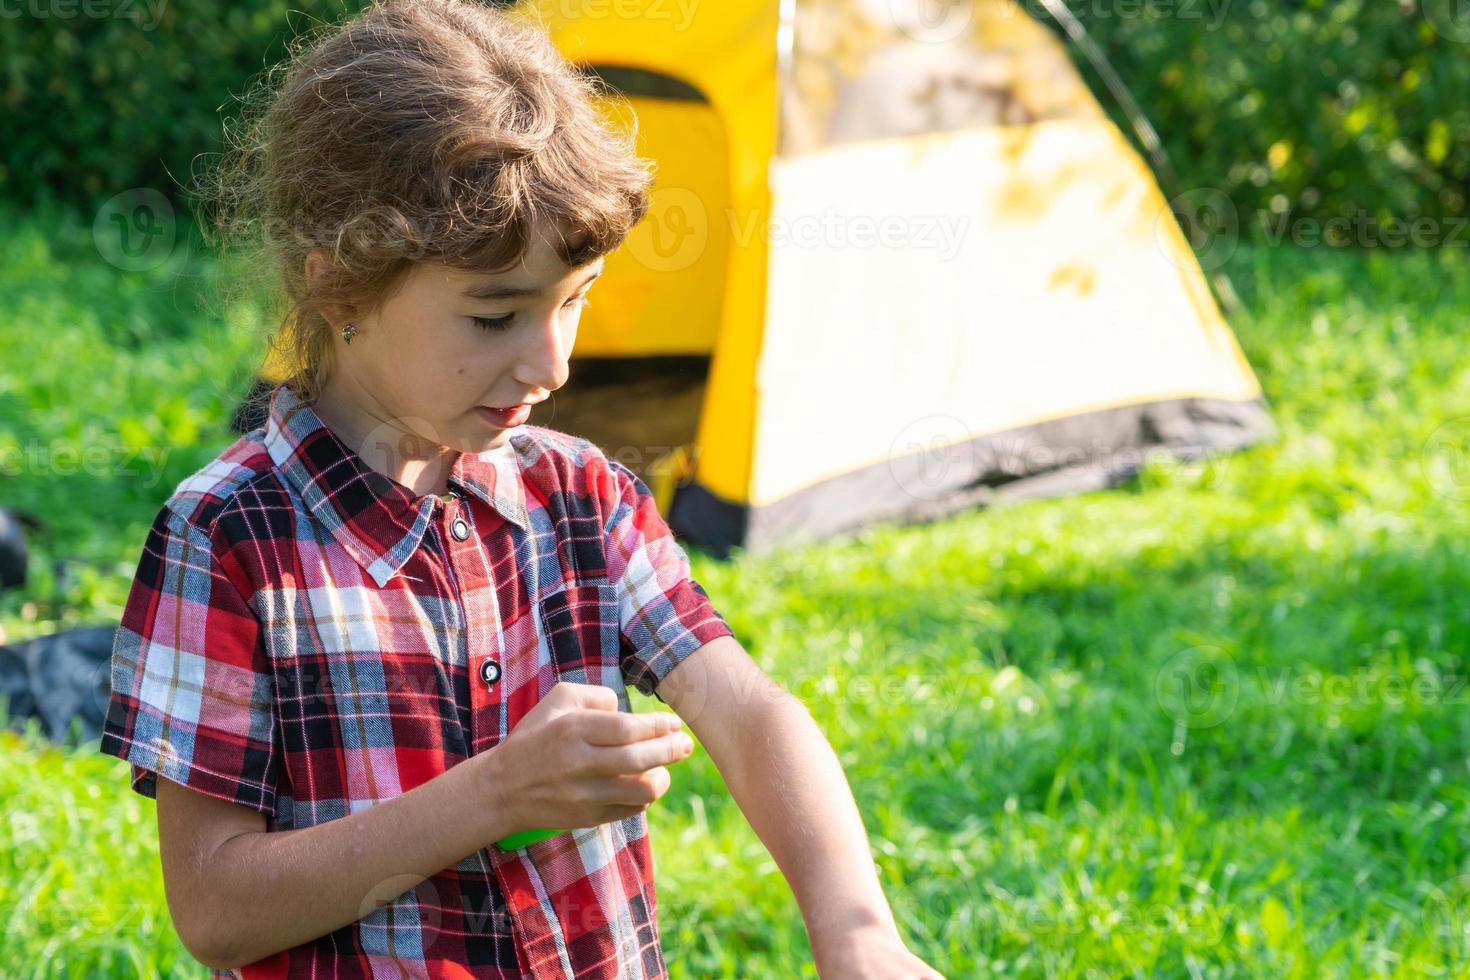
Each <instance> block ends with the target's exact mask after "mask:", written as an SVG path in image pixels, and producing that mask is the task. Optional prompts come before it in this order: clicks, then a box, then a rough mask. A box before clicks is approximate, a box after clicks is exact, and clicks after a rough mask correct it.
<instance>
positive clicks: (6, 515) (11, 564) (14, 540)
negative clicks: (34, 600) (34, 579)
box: [0, 507, 35, 589]
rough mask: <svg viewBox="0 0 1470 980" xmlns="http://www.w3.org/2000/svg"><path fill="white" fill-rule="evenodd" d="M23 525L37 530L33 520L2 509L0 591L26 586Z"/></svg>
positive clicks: (0, 511) (0, 513)
mask: <svg viewBox="0 0 1470 980" xmlns="http://www.w3.org/2000/svg"><path fill="white" fill-rule="evenodd" d="M22 524H26V525H29V526H30V527H31V528H32V529H34V528H35V522H34V519H33V518H28V517H26V516H23V515H21V514H18V513H16V512H15V511H13V510H7V509H6V508H4V507H0V589H9V588H18V587H19V586H22V585H25V584H26V537H25V532H24V531H22V530H21V525H22Z"/></svg>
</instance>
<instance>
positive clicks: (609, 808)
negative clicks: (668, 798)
mask: <svg viewBox="0 0 1470 980" xmlns="http://www.w3.org/2000/svg"><path fill="white" fill-rule="evenodd" d="M693 751H694V742H693V740H692V739H691V738H690V737H689V736H688V735H685V734H684V733H683V732H682V731H680V722H679V718H678V716H677V715H671V714H667V713H664V712H649V713H640V714H633V713H631V712H626V711H619V710H618V696H617V694H616V693H614V692H613V690H612V689H611V688H608V687H603V686H602V685H600V684H576V683H572V682H570V681H562V682H559V683H558V684H556V685H555V686H553V687H552V688H551V690H550V691H548V692H547V693H546V696H545V697H544V698H542V699H541V700H540V701H538V702H537V703H536V706H535V707H533V708H532V709H531V710H530V711H528V712H527V713H526V714H525V716H524V717H522V718H521V720H520V721H519V722H518V723H517V724H516V726H515V728H514V729H513V730H512V731H511V732H510V734H509V735H507V736H506V737H505V739H504V740H503V741H501V743H500V744H499V745H497V746H495V747H494V748H493V749H491V750H490V751H489V752H487V753H485V755H484V758H485V759H487V760H493V765H491V767H490V775H489V777H488V779H487V782H488V783H489V784H490V790H489V791H490V795H491V798H492V800H493V801H494V806H495V809H496V811H497V812H498V814H499V817H500V819H499V820H497V824H496V825H497V827H500V828H501V830H500V832H499V833H497V834H496V837H495V839H497V840H499V839H500V838H502V837H505V836H507V835H509V834H512V833H515V832H516V831H519V830H529V829H532V828H536V827H556V828H572V827H594V826H596V825H598V824H602V823H607V822H608V821H611V820H623V819H626V818H628V817H631V816H633V815H635V814H637V813H641V812H642V811H643V810H645V809H647V807H648V804H650V803H652V802H653V801H654V800H657V799H658V798H659V797H661V796H663V795H664V793H665V792H667V791H668V788H669V771H668V769H666V768H665V766H667V765H669V764H671V763H674V762H678V761H680V760H681V759H685V758H688V756H689V754H690V753H691V752H693Z"/></svg>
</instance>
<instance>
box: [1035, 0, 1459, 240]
mask: <svg viewBox="0 0 1470 980" xmlns="http://www.w3.org/2000/svg"><path fill="white" fill-rule="evenodd" d="M1024 3H1025V6H1026V7H1027V8H1028V9H1030V10H1032V11H1033V12H1034V13H1035V14H1036V15H1037V16H1038V17H1039V18H1040V19H1042V20H1043V21H1049V20H1050V18H1049V17H1048V16H1047V15H1046V14H1045V13H1044V11H1042V9H1041V4H1040V3H1039V2H1038V0H1024ZM1068 6H1069V7H1070V8H1071V9H1072V10H1073V12H1074V13H1075V14H1076V15H1077V17H1078V18H1079V19H1080V20H1081V21H1082V23H1083V24H1084V25H1085V26H1086V27H1087V29H1088V30H1089V32H1090V33H1092V35H1093V36H1094V37H1095V38H1096V39H1097V40H1098V42H1099V43H1100V44H1101V45H1102V46H1103V47H1104V49H1105V50H1106V52H1107V55H1108V58H1109V59H1110V60H1111V61H1112V62H1113V64H1114V65H1115V67H1116V68H1117V70H1118V72H1119V74H1120V75H1121V76H1122V77H1123V80H1124V82H1125V83H1126V84H1127V85H1128V87H1129V89H1130V91H1132V93H1133V95H1134V97H1135V98H1136V99H1138V101H1139V102H1140V103H1141V104H1142V106H1143V108H1144V111H1145V112H1146V113H1147V114H1148V116H1149V118H1150V120H1151V121H1152V122H1153V124H1154V126H1155V128H1156V129H1157V130H1158V132H1159V134H1160V136H1161V137H1162V139H1163V141H1164V143H1165V145H1166V147H1167V149H1168V151H1169V153H1170V156H1171V158H1172V159H1173V162H1174V165H1175V167H1176V169H1177V170H1178V171H1179V173H1180V179H1181V183H1182V184H1183V187H1182V188H1181V189H1183V190H1189V189H1193V188H1216V189H1219V190H1221V191H1224V192H1225V193H1226V194H1228V195H1229V197H1230V198H1231V200H1232V201H1233V202H1234V204H1235V207H1236V210H1237V211H1238V212H1239V214H1240V219H1241V223H1242V226H1244V229H1245V234H1246V235H1247V236H1254V237H1256V238H1257V239H1261V238H1263V237H1265V236H1264V235H1263V228H1262V223H1263V222H1264V223H1265V224H1266V225H1267V226H1273V225H1274V224H1275V221H1276V218H1275V216H1278V215H1281V214H1283V213H1285V214H1291V215H1296V216H1309V217H1312V218H1315V219H1317V220H1323V219H1327V218H1332V217H1339V216H1348V217H1352V216H1356V215H1358V214H1359V213H1363V214H1365V215H1366V216H1367V217H1368V218H1371V219H1374V220H1377V221H1385V220H1387V219H1388V218H1390V217H1394V218H1398V219H1400V220H1413V219H1414V218H1418V217H1426V218H1437V219H1442V218H1446V217H1458V216H1464V215H1465V214H1466V213H1467V211H1466V199H1465V198H1466V193H1467V188H1470V104H1467V103H1466V101H1465V99H1464V98H1463V93H1465V92H1466V91H1470V18H1465V17H1460V18H1459V19H1458V20H1456V19H1454V16H1453V15H1454V14H1456V13H1458V12H1459V8H1458V7H1456V5H1455V4H1453V3H1448V2H1445V0H1422V2H1418V3H1416V2H1415V0H1406V2H1403V3H1392V2H1372V0H1294V2H1276V3H1270V2H1267V0H1239V2H1231V0H1068ZM1076 60H1078V61H1079V63H1083V64H1085V62H1082V60H1081V59H1076ZM1088 78H1089V82H1091V83H1092V87H1093V90H1094V91H1095V92H1098V93H1099V96H1100V98H1101V99H1102V101H1103V103H1104V105H1105V106H1106V107H1108V108H1109V110H1110V111H1113V112H1114V113H1115V118H1117V121H1118V122H1119V124H1120V126H1122V127H1123V129H1124V131H1125V132H1129V133H1130V135H1131V130H1130V129H1129V127H1128V125H1127V123H1126V121H1125V120H1124V119H1123V118H1122V117H1121V116H1120V115H1117V113H1116V105H1115V104H1114V103H1113V101H1112V100H1111V99H1110V98H1109V97H1108V96H1107V95H1106V94H1105V89H1104V88H1103V87H1102V85H1101V84H1100V83H1098V80H1097V79H1096V78H1095V77H1093V76H1092V75H1091V73H1090V71H1089V73H1088ZM1439 235H1440V241H1443V240H1444V239H1447V238H1449V237H1450V235H1451V232H1450V231H1448V230H1445V229H1440V231H1439ZM1359 237H1363V236H1359ZM1358 244H1366V245H1371V244H1373V242H1371V241H1359V242H1358ZM1467 245H1470V240H1467V239H1464V238H1462V239H1461V241H1460V246H1461V247H1465V246H1467Z"/></svg>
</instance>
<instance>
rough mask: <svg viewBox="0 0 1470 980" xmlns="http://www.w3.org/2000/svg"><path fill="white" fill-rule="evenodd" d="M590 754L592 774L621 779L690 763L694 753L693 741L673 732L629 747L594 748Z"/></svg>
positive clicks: (590, 748) (592, 747)
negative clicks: (654, 768)
mask: <svg viewBox="0 0 1470 980" xmlns="http://www.w3.org/2000/svg"><path fill="white" fill-rule="evenodd" d="M588 751H589V752H591V758H590V760H589V763H588V764H589V767H590V768H591V770H592V771H593V772H595V773H599V774H601V775H606V776H618V775H622V774H625V773H640V772H644V771H646V770H648V769H651V768H653V767H654V766H671V765H673V764H674V763H676V762H679V761H681V760H683V759H687V758H689V756H690V754H692V753H693V751H694V740H693V739H691V738H690V737H689V736H688V735H685V734H684V733H683V732H671V733H669V734H667V735H664V736H661V737H659V738H650V739H645V740H643V741H641V742H633V743H631V744H628V745H609V746H602V745H594V746H591V747H589V749H588Z"/></svg>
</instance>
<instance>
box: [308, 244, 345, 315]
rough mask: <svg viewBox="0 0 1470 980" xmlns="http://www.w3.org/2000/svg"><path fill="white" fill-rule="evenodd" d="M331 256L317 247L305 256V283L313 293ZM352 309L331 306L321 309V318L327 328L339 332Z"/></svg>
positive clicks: (343, 306)
mask: <svg viewBox="0 0 1470 980" xmlns="http://www.w3.org/2000/svg"><path fill="white" fill-rule="evenodd" d="M331 264H332V256H331V253H329V252H328V251H327V250H326V249H324V248H321V247H320V246H318V247H317V248H314V249H312V250H311V251H310V252H308V253H307V254H306V269H305V271H306V282H307V285H308V287H309V288H310V289H311V290H312V291H313V292H314V291H315V290H316V285H317V283H319V282H320V281H321V277H322V275H323V274H325V273H326V272H327V270H328V269H329V268H330V267H331ZM354 312H355V310H354V308H353V307H351V306H345V305H341V304H331V305H328V306H326V307H324V308H323V309H322V316H323V317H324V318H325V319H326V321H327V324H328V326H330V327H331V328H332V329H333V330H340V329H341V328H342V325H343V324H344V323H346V322H347V321H348V320H351V319H352V316H353V313H354Z"/></svg>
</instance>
